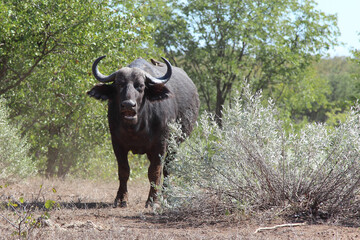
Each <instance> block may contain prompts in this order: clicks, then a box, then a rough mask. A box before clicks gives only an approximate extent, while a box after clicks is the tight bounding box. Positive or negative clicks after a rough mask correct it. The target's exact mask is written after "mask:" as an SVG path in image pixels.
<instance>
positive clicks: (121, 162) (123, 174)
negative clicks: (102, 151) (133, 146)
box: [114, 148, 130, 207]
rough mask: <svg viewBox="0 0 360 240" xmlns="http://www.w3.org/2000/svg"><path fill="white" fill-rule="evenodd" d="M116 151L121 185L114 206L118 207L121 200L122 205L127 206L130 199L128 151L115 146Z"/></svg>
mask: <svg viewBox="0 0 360 240" xmlns="http://www.w3.org/2000/svg"><path fill="white" fill-rule="evenodd" d="M114 151H115V155H116V158H117V162H118V175H119V182H120V186H119V189H118V191H117V194H116V198H115V201H114V207H117V205H118V202H119V201H120V207H126V206H127V200H128V190H127V182H128V180H129V176H130V167H129V162H128V158H127V152H125V151H121V150H115V148H114Z"/></svg>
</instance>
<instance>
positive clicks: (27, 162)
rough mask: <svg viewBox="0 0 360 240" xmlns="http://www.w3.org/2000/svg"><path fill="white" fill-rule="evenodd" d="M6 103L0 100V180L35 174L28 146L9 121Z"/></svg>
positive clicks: (17, 129) (24, 138) (16, 128)
mask: <svg viewBox="0 0 360 240" xmlns="http://www.w3.org/2000/svg"><path fill="white" fill-rule="evenodd" d="M8 112H9V109H8V108H7V106H6V101H5V100H4V99H0V169H1V171H0V180H6V179H9V178H14V177H26V176H29V175H30V174H32V173H35V172H36V171H35V166H34V164H33V163H32V161H31V159H30V158H29V157H28V152H29V144H28V143H27V140H26V137H24V136H21V134H20V131H19V128H18V127H17V126H16V125H15V124H13V123H12V122H11V120H10V119H9V113H8Z"/></svg>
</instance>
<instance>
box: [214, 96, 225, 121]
mask: <svg viewBox="0 0 360 240" xmlns="http://www.w3.org/2000/svg"><path fill="white" fill-rule="evenodd" d="M224 102H225V100H224V98H223V96H222V93H221V91H220V89H217V94H216V108H215V121H216V123H217V124H218V125H219V127H222V114H223V112H222V111H223V109H224Z"/></svg>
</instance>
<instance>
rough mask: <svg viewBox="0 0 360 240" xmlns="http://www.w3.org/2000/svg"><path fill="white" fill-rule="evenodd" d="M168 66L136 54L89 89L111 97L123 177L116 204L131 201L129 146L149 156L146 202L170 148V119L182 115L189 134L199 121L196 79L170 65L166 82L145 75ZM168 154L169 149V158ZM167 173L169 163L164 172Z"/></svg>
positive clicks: (179, 118)
mask: <svg viewBox="0 0 360 240" xmlns="http://www.w3.org/2000/svg"><path fill="white" fill-rule="evenodd" d="M166 71H167V67H166V65H165V64H157V65H156V66H154V65H153V64H151V63H148V62H147V61H145V60H143V59H137V60H135V61H134V62H132V63H131V64H130V65H129V66H128V67H125V68H122V69H120V70H118V71H117V72H116V77H115V78H114V80H113V81H111V82H112V83H111V84H100V85H97V86H95V87H93V88H92V89H91V90H90V91H89V92H88V94H89V95H90V96H91V97H94V98H96V99H100V100H108V120H109V127H110V132H111V138H112V144H113V148H114V153H115V155H116V158H117V161H118V168H119V172H118V173H119V180H120V187H119V190H118V192H117V196H116V199H115V206H116V205H117V203H118V201H120V206H122V207H125V206H126V204H127V203H126V202H127V181H128V179H129V174H130V168H129V163H128V157H127V156H128V152H129V151H132V152H133V153H134V154H146V155H147V157H148V159H149V160H150V166H149V170H148V178H149V182H150V191H149V196H148V199H147V202H146V206H148V204H150V203H152V201H155V200H156V198H157V190H156V188H155V187H154V186H153V185H155V186H159V185H160V179H161V172H162V169H161V156H164V155H165V153H166V152H167V143H166V139H167V137H168V127H167V124H168V123H169V122H170V121H178V122H179V123H180V124H181V126H182V130H183V132H184V133H185V134H186V135H189V134H190V133H191V131H192V129H193V126H194V124H195V121H196V118H197V116H198V111H199V105H200V102H199V96H198V93H197V90H196V87H195V85H194V83H193V82H192V81H191V79H190V78H189V77H188V75H187V74H186V73H185V72H184V71H183V70H182V69H180V68H177V67H172V75H171V78H170V80H169V81H168V82H167V83H166V84H153V83H151V82H148V81H147V78H146V74H150V75H151V76H153V77H159V76H162V75H164V74H165V72H166ZM170 158H171V156H170V154H168V155H167V157H166V159H165V163H166V162H168V160H169V159H170ZM167 175H168V172H167V170H166V164H165V166H164V177H166V176H167Z"/></svg>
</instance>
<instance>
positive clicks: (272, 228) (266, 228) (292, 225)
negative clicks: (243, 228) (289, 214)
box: [254, 223, 306, 234]
mask: <svg viewBox="0 0 360 240" xmlns="http://www.w3.org/2000/svg"><path fill="white" fill-rule="evenodd" d="M305 225H306V223H287V224H281V225H275V226H272V227H261V228H258V229H256V231H255V232H254V234H255V233H258V232H261V231H264V230H274V229H277V228H282V227H298V226H305Z"/></svg>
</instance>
